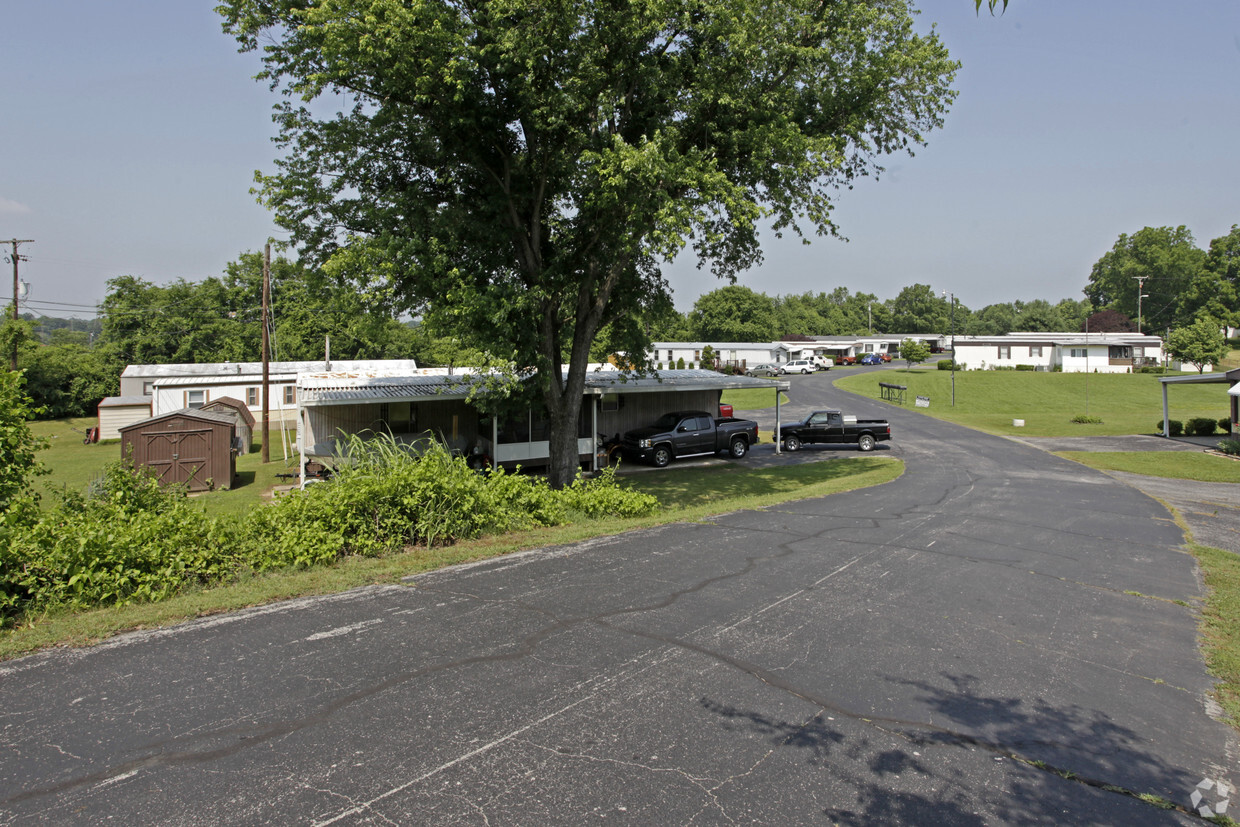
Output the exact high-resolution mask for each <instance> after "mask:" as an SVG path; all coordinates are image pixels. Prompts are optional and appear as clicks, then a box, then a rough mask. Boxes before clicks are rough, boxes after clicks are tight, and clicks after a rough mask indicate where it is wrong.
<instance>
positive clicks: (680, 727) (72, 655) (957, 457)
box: [0, 376, 1240, 825]
mask: <svg viewBox="0 0 1240 827" xmlns="http://www.w3.org/2000/svg"><path fill="white" fill-rule="evenodd" d="M804 380H805V381H803V382H802V381H794V383H793V391H792V400H793V406H804V407H805V408H806V409H809V408H812V407H824V406H829V405H835V406H837V407H844V408H847V409H849V410H853V411H855V412H857V413H858V414H860V415H863V416H869V415H883V416H889V417H890V418H891V420H892V421H893V427H894V428H895V433H896V440H895V441H894V442H893V443H892V444H891V446H890V447H889V453H890V455H893V456H899V457H901V458H902V459H904V461H905V462H906V464H907V472H906V473H905V474H904V476H903V477H901V478H900V479H899V480H897V481H895V482H892V483H889V484H887V485H885V486H882V487H879V488H874V489H869V490H865V491H854V492H849V493H846V494H840V495H836V496H832V497H828V498H822V499H814V500H805V501H801V502H795V503H787V504H785V505H782V506H778V507H772V508H766V509H760V510H747V511H737V512H733V513H728V514H721V515H718V516H717V517H715V518H714V519H709V520H703V521H700V522H696V523H684V524H677V525H670V526H664V527H662V528H658V529H653V530H644V531H635V532H630V533H627V534H623V535H619V536H615V537H608V538H602V539H598V540H594V541H589V542H583V543H578V544H573V545H568V546H562V547H556V548H549V549H543V550H539V551H536V552H529V553H525V554H519V555H511V556H508V557H503V558H497V559H494V560H490V561H486V562H483V563H479V564H475V565H471V566H463V567H457V568H453V569H447V570H442V571H439V572H435V573H431V574H426V575H422V576H418V577H415V578H413V579H412V580H411V581H410V583H409V584H408V585H407V586H404V587H401V586H387V587H372V588H369V589H362V590H357V591H353V592H349V593H346V594H342V595H337V596H332V597H327V598H316V599H306V600H299V601H290V602H288V603H283V604H279V605H275V606H270V607H263V608H260V609H255V610H251V611H248V612H240V613H235V614H230V615H225V616H221V617H218V618H208V619H204V620H200V621H196V622H193V623H187V624H184V625H182V626H179V627H177V628H174V629H171V630H164V631H158V632H146V633H139V634H134V635H128V636H124V637H121V638H117V639H116V640H114V641H111V642H109V643H107V644H105V645H102V646H97V647H94V648H92V649H84V650H69V651H53V652H48V653H44V654H40V655H36V656H33V657H29V658H24V659H22V660H18V661H13V662H10V663H8V664H3V665H0V710H3V712H0V728H2V730H0V731H2V732H3V738H2V739H0V822H3V823H6V824H8V823H56V824H74V823H102V822H104V821H109V820H110V821H114V822H116V823H177V824H263V823H280V824H287V823H312V824H378V823H386V824H412V823H419V824H479V825H483V824H489V825H496V824H538V825H544V824H566V825H567V824H574V825H576V824H582V823H585V822H593V821H603V820H608V821H613V822H622V823H631V824H643V825H645V824H685V825H689V824H724V823H727V824H732V823H761V824H774V823H779V824H833V823H834V824H855V825H875V824H966V825H970V824H977V825H981V824H1000V823H1002V824H1064V823H1074V824H1087V823H1093V824H1125V825H1127V824H1187V823H1198V822H1197V819H1196V817H1195V816H1189V815H1187V814H1185V813H1184V812H1183V811H1176V810H1165V809H1161V808H1159V807H1157V806H1154V805H1152V804H1150V803H1146V801H1143V800H1141V799H1139V798H1137V797H1136V796H1137V795H1146V796H1159V797H1162V798H1164V799H1167V800H1170V801H1173V802H1175V803H1177V804H1178V805H1179V806H1180V807H1181V808H1186V807H1187V806H1188V805H1189V796H1190V794H1191V793H1192V792H1193V791H1194V790H1195V789H1196V788H1197V784H1198V783H1199V782H1201V781H1202V780H1203V779H1205V778H1209V779H1211V780H1215V779H1219V778H1221V779H1224V780H1226V781H1228V782H1232V783H1233V784H1234V782H1235V781H1237V780H1240V778H1237V772H1236V767H1235V756H1236V755H1237V754H1240V753H1237V740H1236V737H1235V735H1234V733H1233V731H1232V730H1231V729H1230V728H1228V727H1226V726H1224V725H1222V724H1220V723H1218V722H1217V721H1215V720H1214V719H1213V718H1212V717H1211V716H1210V704H1209V700H1208V694H1209V691H1210V687H1211V681H1210V679H1209V677H1208V675H1207V674H1206V672H1205V667H1204V665H1203V663H1202V661H1201V658H1200V655H1199V652H1198V648H1197V640H1196V638H1197V620H1198V610H1197V608H1196V607H1197V605H1198V601H1199V597H1200V594H1201V586H1200V584H1199V582H1198V578H1197V571H1196V568H1195V565H1194V562H1193V560H1192V558H1191V557H1189V556H1188V555H1186V554H1184V553H1183V552H1182V551H1180V549H1179V546H1180V544H1181V542H1182V536H1181V532H1180V530H1179V529H1178V528H1177V527H1176V525H1175V524H1174V523H1173V522H1172V521H1171V520H1170V519H1169V518H1168V515H1167V513H1166V512H1165V510H1163V509H1162V508H1161V507H1159V506H1158V505H1157V503H1155V502H1154V501H1153V500H1150V499H1149V498H1147V497H1144V496H1142V495H1140V494H1138V493H1135V492H1134V491H1133V490H1132V489H1131V488H1129V487H1128V486H1127V485H1124V484H1123V483H1121V482H1119V481H1117V480H1115V479H1113V478H1112V477H1110V476H1107V475H1105V474H1101V473H1097V472H1094V471H1091V470H1090V469H1087V468H1084V467H1083V466H1081V465H1079V464H1076V463H1072V462H1069V461H1067V460H1061V459H1059V458H1056V457H1054V456H1052V455H1050V454H1047V453H1046V452H1044V451H1040V450H1037V449H1035V448H1032V447H1029V446H1025V445H1021V444H1019V443H1016V442H1013V441H1011V440H1006V439H1002V438H999V437H990V436H987V435H984V434H976V433H974V432H971V431H967V430H965V429H963V428H958V427H956V426H953V425H950V424H948V423H944V422H940V421H938V420H934V419H931V418H929V417H920V416H918V415H916V414H914V413H911V412H907V411H902V410H898V409H891V408H888V407H885V406H880V405H879V404H878V403H874V402H870V401H867V400H862V399H858V398H856V397H852V396H849V395H846V394H844V393H843V392H842V391H836V390H835V389H834V388H832V387H831V384H830V380H829V378H828V377H827V376H819V377H815V376H809V377H804ZM803 454H804V455H810V456H813V455H817V456H820V457H829V456H831V455H832V454H831V453H829V452H827V451H821V452H815V451H811V450H806V451H805V452H803Z"/></svg>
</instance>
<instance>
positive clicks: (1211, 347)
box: [1167, 316, 1228, 373]
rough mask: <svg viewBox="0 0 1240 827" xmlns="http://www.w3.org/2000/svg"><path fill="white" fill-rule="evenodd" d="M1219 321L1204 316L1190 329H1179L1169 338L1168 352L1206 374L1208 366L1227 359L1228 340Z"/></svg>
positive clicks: (1189, 327)
mask: <svg viewBox="0 0 1240 827" xmlns="http://www.w3.org/2000/svg"><path fill="white" fill-rule="evenodd" d="M1219 328H1220V325H1219V323H1218V320H1217V319H1212V318H1210V317H1209V316H1202V317H1201V318H1199V319H1197V321H1195V322H1193V323H1192V324H1191V325H1190V326H1188V327H1179V328H1176V329H1175V330H1172V331H1171V335H1169V336H1168V337H1167V352H1168V353H1170V354H1171V355H1172V356H1173V357H1174V358H1176V359H1178V360H1180V361H1181V362H1187V363H1188V364H1190V365H1192V366H1193V367H1195V368H1197V372H1198V373H1204V372H1205V369H1206V366H1207V365H1216V364H1218V363H1219V362H1221V361H1222V360H1223V359H1224V358H1226V356H1227V353H1228V347H1227V339H1226V338H1225V337H1224V336H1223V332H1222V331H1221V330H1220V329H1219Z"/></svg>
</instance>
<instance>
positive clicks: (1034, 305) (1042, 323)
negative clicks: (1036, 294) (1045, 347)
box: [1012, 299, 1066, 333]
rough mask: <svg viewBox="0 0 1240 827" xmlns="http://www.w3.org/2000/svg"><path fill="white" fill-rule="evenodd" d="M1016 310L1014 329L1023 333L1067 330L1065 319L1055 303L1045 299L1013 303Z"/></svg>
mask: <svg viewBox="0 0 1240 827" xmlns="http://www.w3.org/2000/svg"><path fill="white" fill-rule="evenodd" d="M1013 306H1014V309H1015V310H1016V314H1015V315H1016V318H1015V324H1014V325H1013V327H1012V329H1013V330H1015V331H1019V332H1022V333H1030V332H1035V333H1051V332H1054V331H1060V330H1066V328H1065V327H1064V324H1065V323H1064V319H1063V317H1062V316H1061V315H1060V313H1059V310H1058V309H1057V308H1056V307H1055V305H1053V304H1051V303H1050V302H1048V301H1046V300H1045V299H1034V300H1033V301H1028V302H1021V301H1017V302H1014V303H1013Z"/></svg>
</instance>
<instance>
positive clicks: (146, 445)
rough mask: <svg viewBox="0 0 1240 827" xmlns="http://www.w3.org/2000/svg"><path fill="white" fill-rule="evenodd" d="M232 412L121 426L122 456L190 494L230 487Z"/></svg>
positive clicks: (188, 411) (182, 414)
mask: <svg viewBox="0 0 1240 827" xmlns="http://www.w3.org/2000/svg"><path fill="white" fill-rule="evenodd" d="M234 419H235V415H234V414H231V413H229V414H225V413H219V412H217V411H203V410H196V409H194V408H184V409H182V410H179V411H173V412H172V413H166V414H162V415H161V416H154V417H151V418H150V419H144V420H142V421H141V422H135V423H134V424H132V425H127V426H125V427H123V428H121V456H122V457H129V456H132V458H133V464H134V467H135V468H142V467H146V468H150V469H152V470H153V471H154V472H155V475H156V476H157V477H158V479H159V481H160V483H161V484H164V485H176V484H185V485H188V487H189V490H190V491H207V490H210V489H212V488H231V487H232V483H233V478H234V477H235V476H236V473H237V459H236V457H237V454H236V451H235V450H233V441H234V440H235V439H236V427H235V425H234V424H233V422H234Z"/></svg>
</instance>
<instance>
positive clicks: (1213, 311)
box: [1181, 224, 1240, 327]
mask: <svg viewBox="0 0 1240 827" xmlns="http://www.w3.org/2000/svg"><path fill="white" fill-rule="evenodd" d="M1181 307H1182V310H1183V312H1184V313H1191V314H1192V315H1193V316H1194V317H1195V316H1198V315H1201V314H1202V313H1205V314H1207V315H1209V316H1212V317H1214V318H1215V319H1218V320H1219V321H1220V322H1222V323H1223V324H1225V325H1228V326H1231V327H1237V326H1240V225H1236V224H1233V225H1232V227H1231V232H1230V233H1228V234H1227V235H1225V236H1220V237H1219V238H1216V239H1214V240H1213V241H1211V242H1210V249H1209V250H1208V251H1206V260H1205V264H1204V265H1203V267H1202V269H1201V273H1200V274H1198V276H1197V277H1196V278H1195V279H1194V280H1193V282H1192V284H1191V285H1190V286H1189V288H1188V290H1187V291H1186V293H1185V295H1184V296H1183V297H1182V300H1181Z"/></svg>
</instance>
